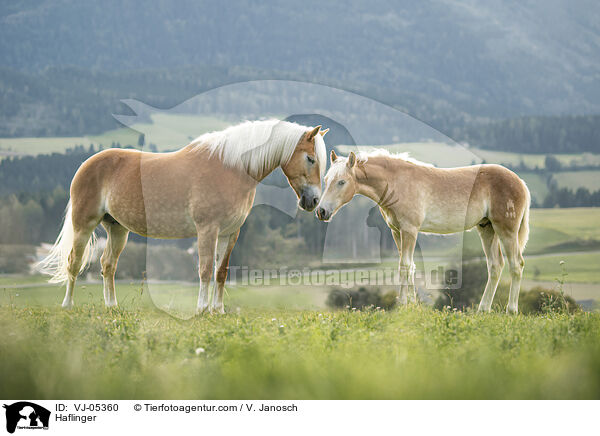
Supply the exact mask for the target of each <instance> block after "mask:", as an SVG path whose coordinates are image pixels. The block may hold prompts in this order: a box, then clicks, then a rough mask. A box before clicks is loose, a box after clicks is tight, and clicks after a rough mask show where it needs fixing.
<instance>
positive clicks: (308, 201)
mask: <svg viewBox="0 0 600 436" xmlns="http://www.w3.org/2000/svg"><path fill="white" fill-rule="evenodd" d="M319 197H320V195H319V193H317V192H315V190H314V189H312V188H308V189H304V190H302V195H301V196H300V202H299V204H300V207H301V208H302V209H304V210H306V211H308V212H312V211H313V210H314V209H315V207H317V204H319Z"/></svg>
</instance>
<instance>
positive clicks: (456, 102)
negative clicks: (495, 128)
mask: <svg viewBox="0 0 600 436" xmlns="http://www.w3.org/2000/svg"><path fill="white" fill-rule="evenodd" d="M599 30H600V7H599V6H598V3H597V2H595V1H592V0H578V1H559V0H534V1H526V2H523V1H519V0H507V1H503V2H487V1H472V0H460V1H452V2H451V1H432V2H414V1H402V2H396V1H394V2H392V1H377V0H374V1H370V2H362V1H359V0H349V1H346V2H339V3H331V2H317V1H315V0H306V1H304V2H290V1H283V2H276V3H275V2H269V3H258V2H245V1H242V0H230V1H227V2H219V1H198V0H181V1H177V2H172V1H153V2H148V1H141V0H131V1H127V2H121V1H115V0H106V1H103V2H92V1H79V0H58V1H57V0H53V1H50V0H17V1H12V2H3V4H2V5H1V6H0V53H2V57H1V59H2V60H1V65H2V66H3V67H4V68H5V69H6V71H8V72H10V74H13V75H14V73H15V72H18V73H26V74H28V75H30V76H29V77H32V78H33V79H32V80H33V81H34V82H35V83H34V86H38V87H41V88H42V89H44V83H47V82H44V80H45V78H46V77H47V76H48V74H49V73H48V69H49V68H51V69H52V68H54V69H53V70H52V71H60V69H61V68H65V67H75V68H77V69H79V70H83V71H89V73H88V76H93V75H98V74H106V75H110V76H111V77H112V78H113V80H112V81H113V82H115V83H108V84H106V86H109V87H112V88H110V89H109V90H108V91H104V90H102V91H101V92H100V95H101V97H100V99H102V98H104V97H105V94H107V93H108V94H111V95H112V94H114V95H116V94H119V92H117V91H119V90H120V92H121V93H126V94H127V95H126V96H123V95H122V94H120V95H119V97H120V98H123V97H127V96H130V94H131V92H129V93H127V92H124V91H123V90H122V87H121V88H119V82H120V80H119V78H120V77H121V75H122V74H129V77H131V74H134V73H131V71H137V72H139V71H140V70H143V71H146V72H149V71H150V72H151V71H160V72H161V73H160V74H162V77H163V81H162V82H161V83H163V84H164V90H165V91H166V90H169V93H171V94H172V92H171V90H172V89H173V88H174V87H176V85H177V84H174V83H170V82H169V81H168V79H166V77H167V76H168V75H174V77H177V75H178V74H179V75H180V74H181V73H179V72H180V71H187V76H186V78H185V80H184V81H186V82H194V80H195V79H197V80H198V81H200V82H202V81H203V77H202V74H204V73H205V72H206V70H207V69H213V70H211V72H212V73H213V74H214V75H213V76H211V83H213V84H215V85H218V84H222V83H219V80H221V81H224V82H227V81H228V80H231V78H236V77H241V78H243V77H251V78H293V79H298V80H307V81H313V82H318V83H325V84H334V85H336V86H339V87H342V88H345V89H348V90H353V91H357V92H359V93H361V94H363V95H367V96H370V97H373V98H376V99H379V100H381V101H383V102H385V103H388V104H392V105H394V106H396V107H399V108H402V109H404V110H406V111H407V112H409V113H411V114H414V115H416V116H417V117H419V118H421V119H423V120H425V121H426V122H428V123H430V124H433V125H435V126H436V127H438V128H441V129H444V128H447V127H448V126H449V125H456V124H460V123H464V122H468V121H469V120H471V119H473V118H511V117H518V116H524V115H564V114H591V113H599V112H600V32H599ZM197 67H198V70H197V78H194V75H193V71H194V69H195V68H197ZM56 68H58V70H57V69H56ZM214 69H221V70H222V71H224V72H225V73H224V77H223V78H220V77H219V75H218V74H219V73H218V72H217V73H215V70H214ZM69 71H71V70H69ZM247 71H252V74H246V73H243V74H242V73H240V72H247ZM10 74H8V73H7V74H5V76H7V75H10ZM81 74H82V75H83V73H81ZM135 74H138V73H135ZM157 74H158V73H157ZM34 79H35V80H34ZM85 80H87V81H88V82H89V81H92V83H94V82H93V80H92V79H90V78H89V77H88V78H87V79H85ZM85 80H83V82H85ZM150 81H151V80H150ZM11 83H12V82H9V83H8V85H7V84H6V83H2V84H0V85H1V86H2V90H3V93H4V90H5V89H6V86H9V87H10V86H11ZM71 85H73V86H74V87H77V86H78V83H77V82H72V83H69V82H68V81H67V82H64V83H60V84H59V85H56V83H54V82H51V83H47V86H48V87H49V89H55V88H56V87H57V86H58V88H60V92H57V95H58V97H57V98H58V99H59V100H60V98H62V97H61V96H60V95H62V94H65V93H67V94H68V93H69V91H68V89H69V87H70V86H71ZM178 85H181V86H180V87H179V88H177V89H178V92H179V94H184V95H187V96H188V97H189V96H191V95H190V94H186V93H191V92H193V91H195V90H197V89H201V88H202V86H197V87H194V86H187V87H185V86H184V84H182V83H178ZM132 88H135V86H132ZM137 88H139V86H138V87H137ZM159 88H160V86H159ZM184 89H185V92H183V90H184ZM160 92H161V91H160V89H159V90H158V91H155V90H153V89H152V88H150V87H149V88H144V89H141V90H140V91H139V92H136V93H135V96H136V97H137V98H139V99H142V100H146V101H148V100H151V99H152V98H155V99H156V100H161V99H162V100H164V99H166V98H167V95H166V94H161V95H158V96H157V94H160ZM27 95H28V94H27V92H25V95H24V96H22V97H19V96H15V97H16V98H25V97H27ZM106 98H109V97H106ZM111 98H112V97H111ZM109 104H113V105H114V104H115V103H114V102H113V101H112V100H111V101H110V103H109Z"/></svg>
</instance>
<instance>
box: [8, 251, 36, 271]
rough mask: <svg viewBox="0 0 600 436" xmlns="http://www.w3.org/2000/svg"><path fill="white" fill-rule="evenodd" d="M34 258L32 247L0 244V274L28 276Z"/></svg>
mask: <svg viewBox="0 0 600 436" xmlns="http://www.w3.org/2000/svg"><path fill="white" fill-rule="evenodd" d="M34 257H35V247H34V246H32V245H3V244H0V273H1V274H28V273H29V271H30V265H31V263H32V262H33V259H34Z"/></svg>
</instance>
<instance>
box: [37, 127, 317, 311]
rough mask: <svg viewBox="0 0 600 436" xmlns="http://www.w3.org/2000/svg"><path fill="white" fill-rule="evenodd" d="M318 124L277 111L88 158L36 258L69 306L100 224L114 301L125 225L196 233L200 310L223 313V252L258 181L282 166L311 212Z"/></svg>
mask: <svg viewBox="0 0 600 436" xmlns="http://www.w3.org/2000/svg"><path fill="white" fill-rule="evenodd" d="M320 127H321V126H318V127H315V128H309V127H305V126H301V125H298V124H295V123H289V122H283V121H279V120H266V121H254V122H246V123H242V124H240V125H238V126H233V127H230V128H228V129H226V130H224V131H220V132H213V133H207V134H205V135H202V136H200V137H199V138H198V139H196V140H195V141H193V142H192V143H191V144H189V145H188V146H186V147H184V148H182V149H181V150H178V151H175V152H172V153H145V152H140V151H135V150H121V149H109V150H105V151H102V152H100V153H98V154H96V155H94V156H92V157H90V158H89V159H88V160H87V161H85V162H84V163H83V164H82V165H81V166H80V167H79V169H78V170H77V173H76V174H75V176H74V177H73V181H72V183H71V199H70V201H69V204H68V206H67V212H66V216H65V222H64V225H63V228H62V230H61V232H60V235H59V236H58V239H57V240H56V243H55V244H54V247H53V248H52V250H51V252H50V254H49V256H48V257H47V258H46V259H45V260H43V261H42V262H41V263H40V265H39V267H40V270H41V271H42V272H44V273H47V274H50V275H52V278H51V279H50V282H52V283H62V282H67V291H66V295H65V299H64V301H63V304H62V306H63V307H65V308H68V307H71V306H72V305H73V289H74V287H75V280H76V278H77V276H78V274H79V273H80V272H81V271H82V270H83V268H85V266H86V264H87V263H88V262H89V260H90V256H91V253H92V252H93V243H94V238H93V232H94V229H95V228H96V226H97V225H98V224H102V226H103V227H104V228H105V229H106V233H107V234H108V241H107V243H106V248H105V250H104V253H103V254H102V257H101V259H100V261H101V264H102V276H103V280H104V301H105V304H106V306H108V307H110V306H116V305H117V298H116V293H115V282H114V277H115V271H116V268H117V261H118V259H119V255H120V254H121V252H122V251H123V248H124V247H125V244H126V243H127V236H128V235H129V232H135V233H137V234H140V235H143V236H149V237H152V238H162V239H166V238H189V237H194V236H197V238H198V255H199V258H200V261H199V275H200V291H199V295H198V307H197V312H204V311H207V310H209V303H210V301H209V284H210V281H211V278H212V276H213V272H214V273H215V276H216V277H215V287H214V291H213V293H212V296H213V298H212V307H211V308H210V309H212V310H213V311H216V312H220V313H223V312H224V307H223V291H224V284H225V280H226V278H227V270H228V265H229V256H230V254H231V250H233V247H234V245H235V243H236V241H237V237H238V235H239V232H240V227H241V226H242V224H243V223H244V221H245V219H246V217H247V216H248V214H249V212H250V209H251V208H252V204H253V202H254V195H255V193H256V187H257V185H258V183H259V182H260V181H261V180H263V179H264V178H265V177H267V176H268V175H269V174H270V173H271V172H272V171H273V170H275V169H276V168H277V167H281V168H282V170H283V173H284V174H285V176H286V177H287V179H288V182H289V184H290V185H291V187H292V188H293V189H294V192H295V193H296V196H297V197H298V198H299V205H300V207H301V208H303V209H305V210H308V211H312V210H313V209H314V208H315V206H316V205H317V203H318V201H319V197H320V195H321V176H322V174H323V173H324V170H325V166H326V151H325V143H324V142H323V136H324V135H325V133H326V132H327V130H325V131H320Z"/></svg>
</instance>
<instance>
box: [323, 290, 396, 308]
mask: <svg viewBox="0 0 600 436" xmlns="http://www.w3.org/2000/svg"><path fill="white" fill-rule="evenodd" d="M326 303H327V306H329V307H331V308H332V309H358V310H362V309H364V308H366V307H369V306H372V307H380V308H382V309H391V308H393V307H394V306H395V305H396V292H395V291H390V292H386V293H385V294H382V293H381V290H380V289H379V288H375V289H373V290H367V288H364V287H361V288H359V289H358V290H354V289H352V290H345V289H333V290H332V291H331V292H329V295H328V296H327V301H326Z"/></svg>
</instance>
